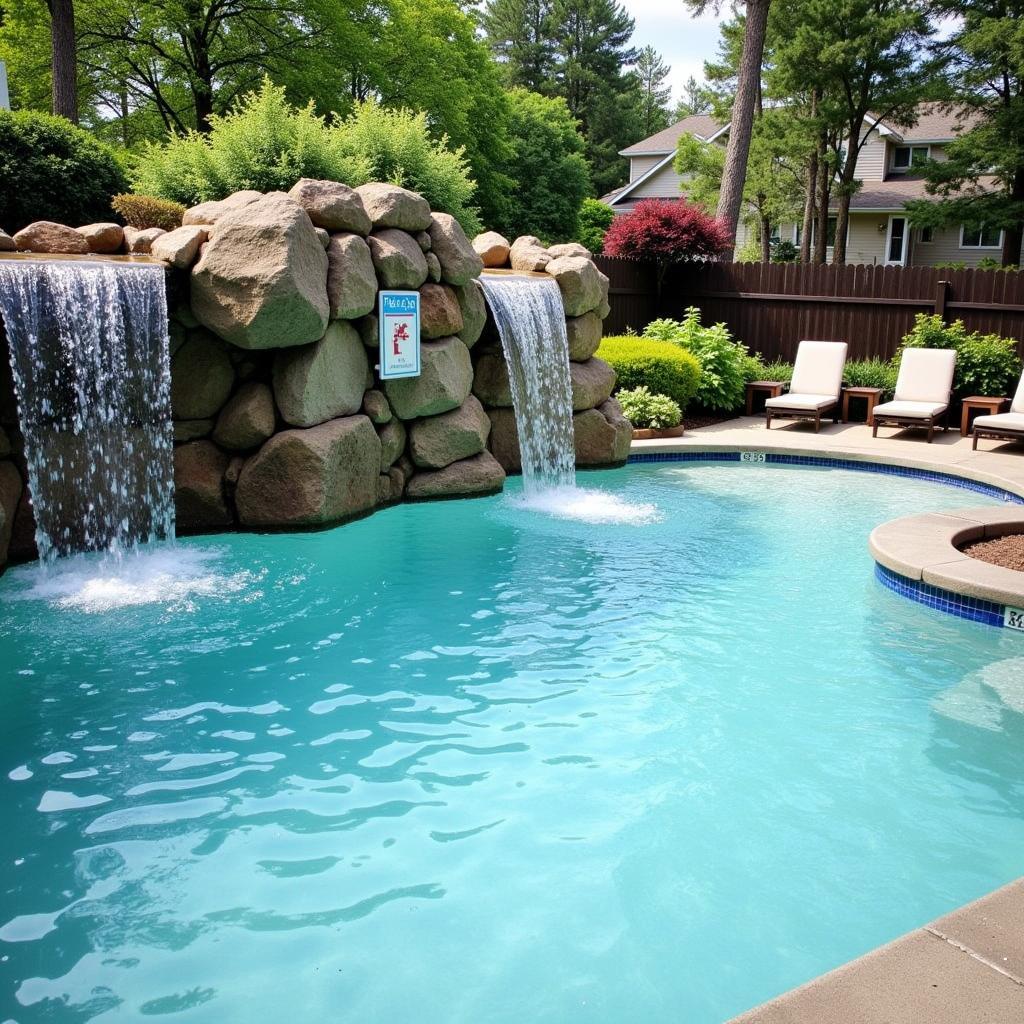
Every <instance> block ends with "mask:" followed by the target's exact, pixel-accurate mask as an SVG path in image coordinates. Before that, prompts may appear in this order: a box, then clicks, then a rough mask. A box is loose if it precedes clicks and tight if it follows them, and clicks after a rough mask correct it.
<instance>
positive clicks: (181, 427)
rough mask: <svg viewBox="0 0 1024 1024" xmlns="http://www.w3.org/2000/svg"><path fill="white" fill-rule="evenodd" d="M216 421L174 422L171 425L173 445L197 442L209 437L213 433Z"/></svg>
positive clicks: (207, 419) (208, 419)
mask: <svg viewBox="0 0 1024 1024" xmlns="http://www.w3.org/2000/svg"><path fill="white" fill-rule="evenodd" d="M216 422H217V421H216V420H213V419H210V418H206V419H202V420H175V421H174V423H173V428H174V440H175V443H177V444H181V443H183V442H184V441H198V440H199V439H200V438H201V437H209V436H210V434H212V433H213V428H214V426H215V425H216Z"/></svg>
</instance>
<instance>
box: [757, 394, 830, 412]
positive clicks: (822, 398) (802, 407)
mask: <svg viewBox="0 0 1024 1024" xmlns="http://www.w3.org/2000/svg"><path fill="white" fill-rule="evenodd" d="M837 401H838V398H837V397H836V396H835V395H795V394H793V393H792V392H790V393H789V394H788V395H779V397H778V398H769V399H768V401H767V402H765V403H764V407H765V408H766V409H795V410H797V411H799V412H814V410H815V409H827V408H828V407H829V406H830V405H835V404H836V402H837Z"/></svg>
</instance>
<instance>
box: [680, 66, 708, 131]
mask: <svg viewBox="0 0 1024 1024" xmlns="http://www.w3.org/2000/svg"><path fill="white" fill-rule="evenodd" d="M710 111H711V96H710V95H709V93H708V89H707V87H706V86H704V85H701V83H700V82H698V81H697V79H696V78H694V77H693V75H690V77H689V78H688V79H687V80H686V83H685V84H684V85H683V95H682V96H681V97H680V98H679V102H678V103H677V104H676V109H675V111H673V114H672V116H673V118H674V119H675V120H676V121H682V119H683V118H684V117H691V116H692V115H693V114H707V113H709V112H710Z"/></svg>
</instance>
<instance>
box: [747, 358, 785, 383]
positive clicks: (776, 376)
mask: <svg viewBox="0 0 1024 1024" xmlns="http://www.w3.org/2000/svg"><path fill="white" fill-rule="evenodd" d="M752 379H753V380H777V381H780V382H781V383H783V384H788V383H789V382H790V381H791V380H792V379H793V364H792V363H787V362H786V360H785V359H775V360H773V361H772V362H770V363H763V364H762V366H761V376H759V377H754V378H752Z"/></svg>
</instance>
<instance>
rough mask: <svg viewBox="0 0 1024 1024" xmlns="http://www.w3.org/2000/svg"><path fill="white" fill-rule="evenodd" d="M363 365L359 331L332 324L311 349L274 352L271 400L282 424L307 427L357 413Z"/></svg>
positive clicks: (341, 323) (364, 371) (363, 385)
mask: <svg viewBox="0 0 1024 1024" xmlns="http://www.w3.org/2000/svg"><path fill="white" fill-rule="evenodd" d="M368 370H369V362H368V360H367V358H366V349H365V348H364V347H363V343H362V341H361V340H360V338H359V332H358V331H356V329H355V328H354V327H353V326H352V325H351V324H350V323H347V322H345V321H344V320H336V321H334V322H333V323H332V324H331V325H330V327H328V328H327V333H326V334H325V335H324V336H323V337H322V338H321V339H320V340H319V341H317V342H314V344H312V345H307V346H305V347H304V348H298V349H296V348H293V349H287V350H286V351H283V352H278V353H277V356H276V357H275V359H274V397H275V398H276V399H277V406H278V408H279V409H280V410H281V416H282V417H283V419H284V420H285V422H286V423H290V424H291V425H292V426H295V427H313V426H316V424H318V423H324V422H325V421H326V420H333V419H336V418H337V417H339V416H350V415H351V414H352V413H356V412H359V409H360V407H361V406H362V404H363V391H365V390H366V375H367V372H368Z"/></svg>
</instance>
